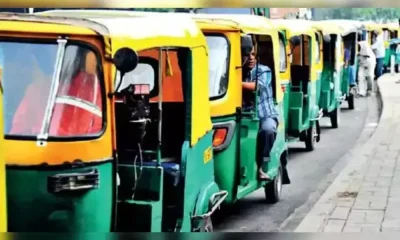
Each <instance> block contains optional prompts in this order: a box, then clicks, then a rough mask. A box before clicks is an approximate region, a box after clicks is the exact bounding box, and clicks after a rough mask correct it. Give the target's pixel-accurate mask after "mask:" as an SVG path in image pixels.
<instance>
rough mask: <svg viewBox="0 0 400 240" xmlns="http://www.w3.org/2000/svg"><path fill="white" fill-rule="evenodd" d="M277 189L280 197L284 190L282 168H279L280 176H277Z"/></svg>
mask: <svg viewBox="0 0 400 240" xmlns="http://www.w3.org/2000/svg"><path fill="white" fill-rule="evenodd" d="M276 178H277V179H276V185H277V186H276V191H277V195H278V197H279V196H281V191H282V173H281V169H279V170H278V176H276Z"/></svg>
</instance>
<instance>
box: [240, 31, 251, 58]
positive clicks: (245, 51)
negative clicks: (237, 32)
mask: <svg viewBox="0 0 400 240" xmlns="http://www.w3.org/2000/svg"><path fill="white" fill-rule="evenodd" d="M240 44H241V49H242V56H248V55H250V53H251V51H252V50H253V39H252V37H251V36H250V35H245V36H242V37H241V39H240Z"/></svg>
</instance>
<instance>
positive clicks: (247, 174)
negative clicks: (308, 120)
mask: <svg viewBox="0 0 400 240" xmlns="http://www.w3.org/2000/svg"><path fill="white" fill-rule="evenodd" d="M192 17H193V19H195V20H196V21H197V23H198V24H199V26H200V28H201V29H202V31H203V33H204V35H205V36H206V38H207V41H208V43H209V48H210V58H209V59H210V83H212V82H214V84H213V86H215V87H214V89H213V88H210V92H209V97H210V100H211V116H212V120H213V124H214V131H215V134H214V154H215V155H214V158H215V176H216V179H217V183H218V185H219V186H221V188H222V189H225V190H227V191H228V192H229V195H228V197H227V199H226V201H225V204H233V203H234V202H236V201H237V200H239V199H242V198H244V197H245V196H247V195H248V194H250V193H252V192H253V191H255V190H257V189H258V188H260V187H264V192H265V197H266V200H267V202H269V203H276V202H278V201H279V200H280V196H281V189H282V184H289V183H290V179H289V176H288V173H287V169H286V163H287V158H288V153H287V145H286V142H285V131H284V130H285V125H286V123H285V120H284V116H285V113H284V109H285V106H284V104H285V103H284V102H283V92H282V88H281V86H280V84H279V83H280V75H279V74H278V73H279V72H280V69H281V68H282V67H284V66H283V65H284V64H283V62H282V61H281V59H280V45H281V44H280V43H282V42H284V41H285V39H284V37H283V35H282V34H279V33H278V31H277V29H275V28H274V27H273V25H272V24H271V23H270V22H269V21H268V20H267V19H265V18H264V17H260V16H251V15H230V14H221V15H214V14H194V15H192ZM248 36H252V38H253V40H254V41H255V42H256V52H257V59H258V62H259V63H260V64H262V65H265V66H268V67H269V68H270V69H271V72H272V74H271V75H272V83H271V85H272V88H273V95H274V101H275V107H276V109H277V110H278V112H279V126H278V129H277V130H278V132H277V137H276V140H275V142H274V145H273V148H272V150H271V153H270V161H269V162H268V163H267V164H265V166H263V169H264V172H266V173H267V174H268V175H269V176H270V177H271V178H272V181H267V182H265V181H260V180H259V179H258V176H257V165H256V159H257V148H256V145H257V135H258V134H257V133H258V131H259V119H258V116H257V111H255V110H256V109H254V108H253V109H252V110H251V111H248V110H246V109H244V108H242V102H243V101H244V99H245V95H244V93H243V94H242V81H243V80H242V72H241V66H242V65H243V63H242V60H241V58H240V56H243V55H245V53H243V51H244V49H242V48H241V47H240V41H242V42H243V41H244V40H243V38H246V37H248ZM240 39H242V40H240ZM218 42H221V43H220V44H218ZM228 46H229V47H228ZM283 60H286V59H283ZM219 67H220V68H221V67H222V69H225V70H223V71H222V72H220V74H219V75H215V74H216V73H217V70H218V68H219ZM212 77H213V78H212ZM220 79H221V80H220ZM220 81H222V82H223V83H224V84H225V85H221V82H220ZM221 86H222V87H221ZM257 93H258V91H257ZM258 94H259V93H258ZM257 101H259V99H258V98H256V99H255V102H256V104H257ZM232 159H235V163H236V164H234V165H232Z"/></svg>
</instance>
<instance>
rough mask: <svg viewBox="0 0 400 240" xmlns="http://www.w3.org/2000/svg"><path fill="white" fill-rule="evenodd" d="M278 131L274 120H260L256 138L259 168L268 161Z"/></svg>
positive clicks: (276, 122)
mask: <svg viewBox="0 0 400 240" xmlns="http://www.w3.org/2000/svg"><path fill="white" fill-rule="evenodd" d="M277 129H278V120H277V119H276V118H265V119H260V129H259V131H258V138H257V152H258V154H257V155H258V156H257V165H258V167H261V166H262V164H263V163H264V162H265V161H269V154H270V152H271V149H272V146H273V145H274V142H275V139H276V134H277Z"/></svg>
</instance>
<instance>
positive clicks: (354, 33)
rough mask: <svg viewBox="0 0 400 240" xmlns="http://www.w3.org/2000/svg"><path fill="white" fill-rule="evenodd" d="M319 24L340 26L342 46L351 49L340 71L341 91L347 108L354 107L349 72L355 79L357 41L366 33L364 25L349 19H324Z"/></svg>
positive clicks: (353, 91) (353, 94) (353, 92)
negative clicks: (348, 59) (348, 58)
mask: <svg viewBox="0 0 400 240" xmlns="http://www.w3.org/2000/svg"><path fill="white" fill-rule="evenodd" d="M320 22H321V23H320V24H321V25H325V24H334V25H335V26H338V27H340V28H341V35H342V39H343V44H344V45H345V46H344V47H346V46H347V47H348V48H349V49H350V51H351V54H350V61H349V62H348V65H347V66H344V68H343V71H342V73H341V81H340V82H341V83H340V85H341V91H342V93H343V94H345V99H346V101H347V103H348V107H349V109H354V96H355V92H356V88H355V87H354V86H351V83H350V74H351V73H352V74H353V77H354V78H355V79H356V80H357V68H358V58H357V53H358V44H357V43H358V42H359V41H362V40H363V37H364V36H365V35H366V31H365V27H364V25H363V24H362V23H361V22H358V21H349V20H324V21H320Z"/></svg>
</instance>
